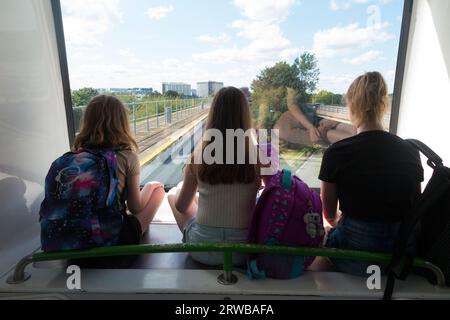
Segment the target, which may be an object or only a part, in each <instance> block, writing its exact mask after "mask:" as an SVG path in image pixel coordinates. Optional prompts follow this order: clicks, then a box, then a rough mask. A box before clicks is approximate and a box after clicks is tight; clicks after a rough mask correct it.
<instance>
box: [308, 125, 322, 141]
mask: <svg viewBox="0 0 450 320" xmlns="http://www.w3.org/2000/svg"><path fill="white" fill-rule="evenodd" d="M309 138H310V139H311V142H312V143H313V144H317V143H319V142H320V141H321V140H322V138H321V137H320V131H319V130H318V129H317V128H315V127H312V128H311V129H309Z"/></svg>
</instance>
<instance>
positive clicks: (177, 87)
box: [162, 82, 192, 96]
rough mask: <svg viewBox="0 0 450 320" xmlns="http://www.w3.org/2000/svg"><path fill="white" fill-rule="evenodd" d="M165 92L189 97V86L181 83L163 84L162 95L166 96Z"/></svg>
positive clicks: (190, 91) (190, 93)
mask: <svg viewBox="0 0 450 320" xmlns="http://www.w3.org/2000/svg"><path fill="white" fill-rule="evenodd" d="M167 91H175V92H177V93H178V94H179V95H181V96H191V95H192V90H191V85H190V84H187V83H181V82H163V84H162V94H166V93H167Z"/></svg>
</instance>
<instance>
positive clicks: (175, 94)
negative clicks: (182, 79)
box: [164, 90, 180, 99]
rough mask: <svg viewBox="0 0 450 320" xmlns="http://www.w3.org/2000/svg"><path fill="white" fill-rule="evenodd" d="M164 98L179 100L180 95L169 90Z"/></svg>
mask: <svg viewBox="0 0 450 320" xmlns="http://www.w3.org/2000/svg"><path fill="white" fill-rule="evenodd" d="M164 96H166V97H167V98H171V99H172V98H178V97H179V96H180V95H179V94H178V92H176V91H172V90H169V91H167V92H166V93H165V94H164Z"/></svg>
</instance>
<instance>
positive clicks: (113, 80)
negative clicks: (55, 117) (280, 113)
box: [61, 0, 403, 93]
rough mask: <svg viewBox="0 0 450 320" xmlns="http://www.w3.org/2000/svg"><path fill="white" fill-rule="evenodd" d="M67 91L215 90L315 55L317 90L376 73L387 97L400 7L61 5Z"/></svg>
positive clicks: (225, 1)
mask: <svg viewBox="0 0 450 320" xmlns="http://www.w3.org/2000/svg"><path fill="white" fill-rule="evenodd" d="M61 3H62V10H63V23H64V32H65V37H66V45H67V52H68V62H69V74H70V81H71V87H72V89H78V88H81V87H94V88H117V87H119V88H130V87H144V88H147V87H152V88H153V89H155V90H158V91H161V86H162V82H185V83H189V84H191V85H192V88H193V89H195V88H196V83H197V82H202V81H208V80H212V81H220V82H224V83H225V85H227V86H228V85H230V86H236V87H249V86H250V85H251V82H252V81H253V80H254V79H255V78H256V77H257V75H258V74H259V73H260V72H261V71H262V70H263V69H264V68H265V67H269V66H272V65H274V64H275V63H277V62H279V61H286V62H288V63H292V62H293V61H294V59H295V58H296V57H298V56H299V55H300V54H301V53H302V52H305V51H308V52H312V53H314V54H315V55H316V57H317V59H318V62H319V63H318V64H319V68H320V82H319V84H318V90H319V89H325V90H329V91H332V92H335V93H343V92H345V91H346V90H347V88H348V86H349V85H350V84H351V81H352V80H353V79H354V78H356V77H357V76H358V75H359V74H361V73H363V72H366V71H373V70H377V71H380V72H381V73H382V74H383V75H384V76H385V78H386V80H387V81H388V85H389V88H390V91H391V92H392V91H393V83H394V75H395V68H396V63H397V53H398V45H399V36H400V28H401V22H402V11H403V1H402V0H165V1H163V0H126V1H125V0H62V1H61Z"/></svg>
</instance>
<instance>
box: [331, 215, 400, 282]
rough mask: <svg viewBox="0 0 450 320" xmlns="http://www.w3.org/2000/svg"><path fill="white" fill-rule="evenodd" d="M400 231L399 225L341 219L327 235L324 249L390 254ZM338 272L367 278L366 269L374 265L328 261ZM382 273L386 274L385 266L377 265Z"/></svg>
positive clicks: (348, 261)
mask: <svg viewBox="0 0 450 320" xmlns="http://www.w3.org/2000/svg"><path fill="white" fill-rule="evenodd" d="M399 229H400V223H396V224H386V223H373V222H365V221H359V220H355V219H352V218H349V217H345V216H344V217H343V218H342V219H341V221H340V222H339V224H338V226H337V227H336V229H332V230H331V231H330V232H329V234H328V239H327V243H326V247H329V248H337V249H347V250H357V251H369V252H385V253H392V250H393V248H394V243H395V239H396V236H397V233H398V231H399ZM330 260H331V262H332V263H333V265H334V266H335V267H336V268H337V269H338V271H341V272H345V273H349V274H353V275H357V276H367V268H368V267H369V266H371V265H375V264H376V263H369V262H361V261H353V260H342V259H330ZM379 267H380V268H381V271H382V273H385V272H386V267H387V266H386V265H379Z"/></svg>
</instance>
